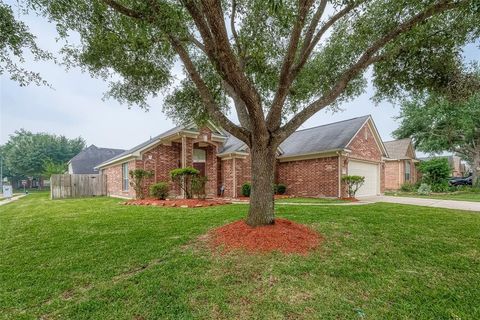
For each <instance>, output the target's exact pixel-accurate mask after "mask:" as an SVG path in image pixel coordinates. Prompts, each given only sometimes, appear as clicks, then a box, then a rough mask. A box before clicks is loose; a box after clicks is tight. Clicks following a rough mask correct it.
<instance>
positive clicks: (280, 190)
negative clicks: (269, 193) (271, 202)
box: [275, 183, 287, 194]
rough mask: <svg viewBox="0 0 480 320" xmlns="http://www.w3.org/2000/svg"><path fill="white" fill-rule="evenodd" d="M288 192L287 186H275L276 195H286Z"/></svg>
mask: <svg viewBox="0 0 480 320" xmlns="http://www.w3.org/2000/svg"><path fill="white" fill-rule="evenodd" d="M286 191H287V186H286V185H284V184H282V183H279V184H277V185H275V193H276V194H285V192H286Z"/></svg>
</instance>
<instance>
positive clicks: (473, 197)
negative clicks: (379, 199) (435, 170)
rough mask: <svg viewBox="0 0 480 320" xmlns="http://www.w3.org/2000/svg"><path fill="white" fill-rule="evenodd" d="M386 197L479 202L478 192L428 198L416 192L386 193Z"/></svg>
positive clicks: (439, 194) (457, 192)
mask: <svg viewBox="0 0 480 320" xmlns="http://www.w3.org/2000/svg"><path fill="white" fill-rule="evenodd" d="M385 195H387V196H397V197H414V198H426V199H439V200H458V201H475V202H478V201H480V192H471V191H456V192H449V193H432V194H430V195H428V196H423V195H419V194H418V193H416V192H401V191H399V192H386V193H385Z"/></svg>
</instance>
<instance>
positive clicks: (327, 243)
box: [0, 193, 480, 319]
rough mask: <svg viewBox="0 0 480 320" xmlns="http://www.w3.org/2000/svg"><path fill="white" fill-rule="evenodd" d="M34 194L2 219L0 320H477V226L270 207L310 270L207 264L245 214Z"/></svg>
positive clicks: (389, 209)
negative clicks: (219, 229) (300, 241)
mask: <svg viewBox="0 0 480 320" xmlns="http://www.w3.org/2000/svg"><path fill="white" fill-rule="evenodd" d="M119 202H120V200H118V199H111V198H95V199H78V200H57V201H51V200H49V199H48V195H47V194H41V193H39V194H31V195H28V196H27V197H24V198H22V199H20V200H18V201H16V202H14V203H11V204H8V205H5V206H3V207H1V208H0V284H1V285H0V318H2V319H35V318H42V319H165V318H167V319H227V318H237V319H248V318H257V319H312V318H321V319H413V318H414V319H479V318H480V307H479V306H480V298H479V297H480V249H479V248H480V233H479V230H480V214H477V213H467V212H461V211H453V210H444V209H438V208H427V207H412V206H403V205H394V204H386V203H379V204H373V205H362V206H328V205H326V206H315V207H313V206H308V207H307V206H305V207H302V206H279V207H278V208H277V212H278V216H281V217H284V218H287V219H291V220H294V221H296V222H299V223H304V224H307V225H309V226H311V227H312V228H314V229H316V230H317V231H318V232H320V233H321V234H322V235H323V237H324V240H323V243H322V244H321V246H320V249H319V250H317V251H315V252H313V253H311V254H310V255H309V256H307V257H303V256H282V255H280V254H269V255H256V256H247V255H245V254H242V253H237V254H229V255H225V256H219V255H212V254H211V253H210V252H209V250H208V249H207V248H204V247H203V246H201V245H199V244H198V243H197V242H196V241H195V240H196V239H197V238H198V237H199V236H201V235H202V234H204V233H205V232H206V231H207V230H209V229H210V228H212V227H216V226H220V225H223V224H225V223H227V222H231V221H234V220H237V219H240V218H242V217H244V216H245V213H246V211H247V207H246V206H245V205H226V206H218V207H209V208H193V209H184V208H165V207H140V206H138V207H137V206H135V207H134V206H123V205H119Z"/></svg>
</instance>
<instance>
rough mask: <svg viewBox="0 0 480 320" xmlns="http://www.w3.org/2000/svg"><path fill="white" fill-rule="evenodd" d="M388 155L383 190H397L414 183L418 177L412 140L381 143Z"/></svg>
mask: <svg viewBox="0 0 480 320" xmlns="http://www.w3.org/2000/svg"><path fill="white" fill-rule="evenodd" d="M383 144H384V145H385V148H386V149H387V153H388V155H389V157H388V158H386V159H385V189H386V190H398V189H400V187H401V186H402V184H404V183H406V182H409V183H412V184H413V183H416V182H417V180H418V178H419V175H418V172H417V168H416V164H417V163H418V162H419V161H418V160H417V157H416V155H415V148H414V147H413V143H412V139H410V138H406V139H400V140H393V141H386V142H384V143H383Z"/></svg>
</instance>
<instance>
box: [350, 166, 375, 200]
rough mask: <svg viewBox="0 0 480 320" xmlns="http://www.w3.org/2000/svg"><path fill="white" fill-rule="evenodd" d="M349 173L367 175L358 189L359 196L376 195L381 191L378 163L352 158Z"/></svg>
mask: <svg viewBox="0 0 480 320" xmlns="http://www.w3.org/2000/svg"><path fill="white" fill-rule="evenodd" d="M348 174H349V175H351V176H362V177H365V183H364V184H363V186H362V187H361V188H360V189H358V191H357V197H361V196H376V195H377V194H379V193H380V179H379V172H378V164H374V163H368V162H361V161H354V160H350V161H349V162H348Z"/></svg>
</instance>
